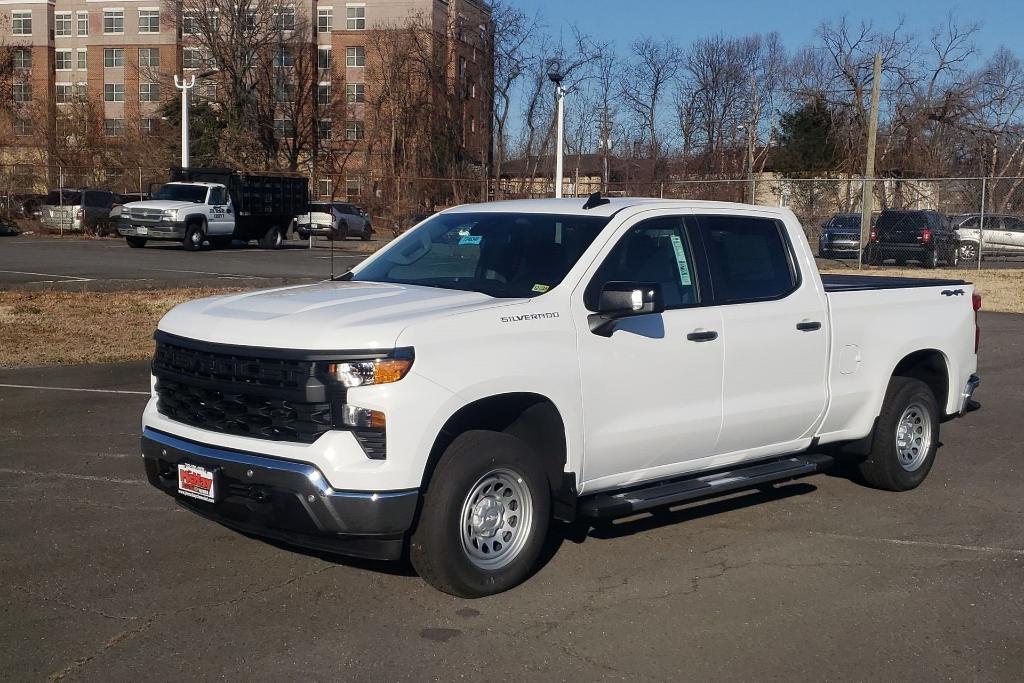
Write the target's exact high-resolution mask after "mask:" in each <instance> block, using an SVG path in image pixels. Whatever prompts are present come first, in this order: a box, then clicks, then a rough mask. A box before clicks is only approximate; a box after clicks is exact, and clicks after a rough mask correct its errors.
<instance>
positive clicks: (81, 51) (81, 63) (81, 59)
mask: <svg viewBox="0 0 1024 683" xmlns="http://www.w3.org/2000/svg"><path fill="white" fill-rule="evenodd" d="M88 63H89V61H88V52H86V49H85V48H84V47H80V48H78V70H79V71H85V69H86V66H87V65H88Z"/></svg>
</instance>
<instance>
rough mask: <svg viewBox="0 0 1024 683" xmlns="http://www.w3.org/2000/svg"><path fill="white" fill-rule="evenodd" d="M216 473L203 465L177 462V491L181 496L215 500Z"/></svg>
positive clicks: (207, 500)
mask: <svg viewBox="0 0 1024 683" xmlns="http://www.w3.org/2000/svg"><path fill="white" fill-rule="evenodd" d="M216 484H217V481H216V473H215V472H214V471H213V470H208V469H206V468H205V467H199V466H198V465H189V464H187V463H178V493H180V494H181V495H183V496H188V497H190V498H195V499H197V500H203V501H206V502H207V503H213V502H216V500H217V498H216V495H217V491H216V488H215V487H216Z"/></svg>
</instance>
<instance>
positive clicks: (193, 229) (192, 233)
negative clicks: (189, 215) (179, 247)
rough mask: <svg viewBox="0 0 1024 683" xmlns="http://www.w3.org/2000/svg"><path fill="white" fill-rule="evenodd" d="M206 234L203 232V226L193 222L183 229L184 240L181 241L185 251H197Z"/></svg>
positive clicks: (200, 247)
mask: <svg viewBox="0 0 1024 683" xmlns="http://www.w3.org/2000/svg"><path fill="white" fill-rule="evenodd" d="M205 240H206V235H204V234H203V226H201V225H199V224H198V223H193V224H191V225H189V226H188V228H186V229H185V241H184V242H183V243H182V244H183V245H184V247H185V251H199V250H200V249H202V247H203V242H204V241H205Z"/></svg>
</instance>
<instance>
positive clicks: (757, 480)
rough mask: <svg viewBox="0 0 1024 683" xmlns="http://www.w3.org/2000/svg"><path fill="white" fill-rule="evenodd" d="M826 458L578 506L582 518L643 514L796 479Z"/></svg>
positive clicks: (672, 483) (799, 459)
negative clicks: (655, 509) (665, 506)
mask: <svg viewBox="0 0 1024 683" xmlns="http://www.w3.org/2000/svg"><path fill="white" fill-rule="evenodd" d="M832 461H833V458H832V457H831V456H828V455H801V456H793V457H788V458H783V459H781V460H772V461H770V462H764V463H758V464H755V465H750V466H748V467H742V468H740V469H736V470H732V471H730V472H716V473H715V474H707V475H704V476H700V477H692V478H688V479H673V480H668V481H660V482H657V483H654V484H651V485H648V486H644V487H642V488H634V489H630V490H629V491H622V492H609V493H598V494H595V495H593V496H590V497H589V498H584V499H582V500H581V501H580V503H579V514H580V516H582V517H623V516H626V515H631V514H633V513H636V512H641V511H643V510H649V509H651V508H656V507H660V506H663V505H675V504H678V503H683V502H686V501H690V500H697V499H698V498H709V497H712V496H717V495H721V494H724V493H728V492H731V491H739V490H741V489H748V488H754V487H756V486H760V485H761V484H768V483H771V482H776V481H784V480H786V479H796V478H797V477H804V476H807V475H808V474H814V473H815V472H820V471H821V470H823V469H826V468H827V467H829V466H830V465H831V464H832Z"/></svg>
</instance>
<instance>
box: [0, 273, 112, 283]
mask: <svg viewBox="0 0 1024 683" xmlns="http://www.w3.org/2000/svg"><path fill="white" fill-rule="evenodd" d="M0 273H10V274H12V275H38V276H39V277H58V278H61V279H62V280H71V281H72V282H92V278H91V277H78V276H77V275H54V274H53V273H28V272H25V271H23V270H0ZM41 282H53V280H41ZM30 284H31V283H30Z"/></svg>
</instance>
